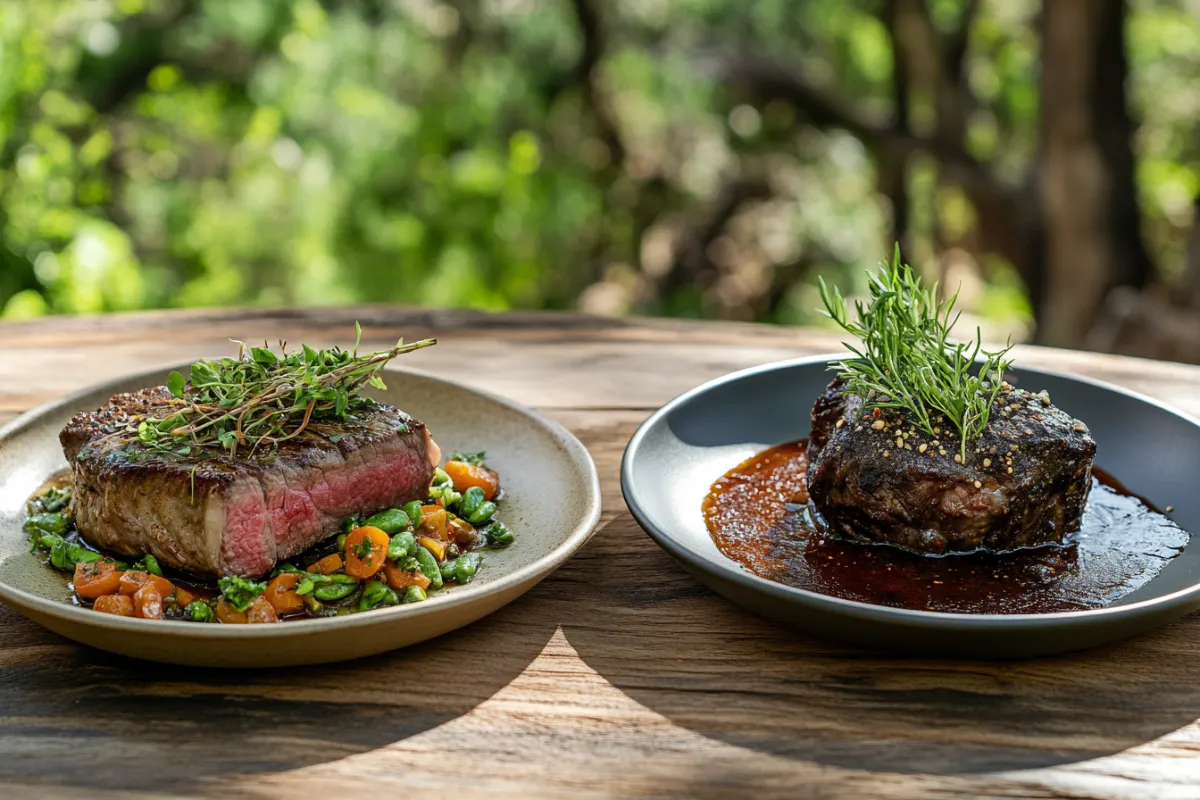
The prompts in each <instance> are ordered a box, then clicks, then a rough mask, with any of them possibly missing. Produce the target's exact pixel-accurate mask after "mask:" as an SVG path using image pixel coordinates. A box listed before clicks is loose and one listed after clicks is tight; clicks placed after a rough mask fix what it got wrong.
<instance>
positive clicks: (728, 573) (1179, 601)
mask: <svg viewBox="0 0 1200 800" xmlns="http://www.w3.org/2000/svg"><path fill="white" fill-rule="evenodd" d="M844 358H845V354H843V353H819V354H816V355H811V356H801V357H799V358H791V359H784V360H781V361H771V362H768V363H765V364H759V365H756V366H753V367H747V368H745V369H740V370H736V371H734V372H730V373H727V374H725V375H721V376H719V377H716V378H713V379H711V380H708V381H705V382H704V383H702V384H700V385H699V386H696V387H694V388H692V389H689V390H687V391H686V392H683V393H682V394H679V395H677V396H676V397H674V398H673V399H671V400H670V401H668V402H667V403H666V404H664V405H663V406H661V407H660V408H659V409H658V410H656V411H655V412H654V413H653V414H651V415H650V416H649V417H647V418H646V420H645V421H644V422H642V424H641V425H639V426H638V429H637V431H635V432H634V434H633V436H632V437H630V439H629V443H628V444H627V445H626V447H625V452H624V453H623V454H622V456H621V495H622V497H623V498H624V500H625V505H626V506H627V507H628V508H629V511H630V513H631V514H632V515H633V517H634V519H635V520H636V521H637V523H638V525H639V526H641V528H642V530H644V531H645V532H646V534H647V535H648V536H649V537H650V538H651V539H652V540H653V541H654V542H655V544H657V545H658V546H659V547H661V548H662V549H663V550H665V551H666V552H667V553H668V554H669V555H670V556H671V557H672V558H674V559H676V560H677V561H679V562H681V563H682V564H684V565H685V566H691V567H693V568H695V569H697V570H700V571H701V572H705V573H709V574H713V573H716V575H717V577H718V578H720V579H723V580H732V581H734V582H735V583H737V584H739V585H740V586H741V588H743V589H746V590H749V591H751V592H754V593H756V594H763V593H765V594H767V595H769V596H771V598H772V599H773V600H779V601H784V602H788V603H797V604H804V605H806V606H809V607H811V606H813V605H817V606H822V605H823V606H826V607H827V610H828V611H830V612H835V613H840V614H843V615H848V616H853V617H857V618H859V619H862V620H864V621H869V622H877V623H885V624H903V625H906V626H909V627H920V628H926V629H938V630H942V631H947V630H951V631H954V630H958V631H964V632H965V631H972V632H976V631H980V630H985V631H987V630H993V631H994V630H998V629H1006V628H1024V627H1027V626H1029V625H1031V624H1036V625H1042V626H1051V627H1066V626H1075V625H1079V624H1086V623H1088V622H1101V621H1103V620H1104V619H1106V618H1117V619H1119V618H1124V617H1137V616H1140V615H1142V614H1144V613H1150V612H1161V611H1164V610H1168V609H1174V608H1178V607H1179V606H1181V605H1184V604H1186V603H1187V602H1188V601H1190V600H1193V599H1195V598H1197V597H1200V579H1198V580H1197V581H1195V582H1194V583H1193V584H1192V585H1191V586H1189V587H1186V588H1183V589H1179V590H1177V591H1174V592H1171V593H1170V594H1166V595H1162V596H1161V597H1151V598H1147V599H1146V600H1139V601H1138V602H1136V603H1129V604H1127V605H1109V606H1104V607H1102V608H1090V609H1084V610H1080V611H1055V612H1050V613H1046V614H960V613H955V612H949V611H927V610H924V609H909V608H892V607H890V606H880V605H875V604H873V603H864V602H862V601H860V600H847V599H844V598H840V597H833V596H831V595H826V594H821V593H820V592H814V591H811V590H808V589H800V588H797V587H795V586H788V585H787V584H783V583H778V582H776V581H772V580H768V579H767V578H763V577H761V576H759V575H755V574H754V573H753V572H751V571H750V570H748V569H746V568H745V567H743V566H742V565H740V564H738V563H737V562H735V561H733V560H732V559H730V558H728V557H725V556H722V560H721V561H718V560H716V559H713V558H711V557H709V556H707V555H705V554H703V553H700V552H698V551H696V550H694V549H693V548H691V547H688V546H687V545H685V544H683V543H682V542H681V541H679V540H677V539H676V537H675V536H674V535H673V534H672V533H670V532H668V531H665V530H663V529H662V528H660V527H659V526H658V525H657V524H656V523H654V522H653V521H652V520H651V519H650V516H649V514H648V513H647V512H646V509H645V507H644V506H643V504H642V503H641V502H640V501H639V500H638V497H637V487H636V484H635V482H634V480H633V461H634V459H635V458H636V457H637V453H638V450H639V449H640V448H641V447H642V442H643V440H644V439H645V437H646V436H647V435H648V434H649V432H650V430H651V429H652V428H654V427H656V426H657V425H659V424H663V423H664V422H665V419H666V417H667V416H668V415H669V414H670V413H671V412H672V411H674V410H675V409H676V408H678V407H680V406H682V405H684V404H685V403H687V402H689V401H691V400H692V399H693V398H695V397H697V396H699V395H702V394H705V393H707V392H709V391H712V390H713V389H715V388H717V387H719V386H723V385H725V384H728V383H735V382H738V381H740V380H743V379H745V378H748V377H751V376H754V375H759V374H762V373H765V372H773V371H777V370H786V369H792V368H795V367H804V366H810V365H814V364H826V365H828V364H830V363H832V362H835V361H841V360H843V359H844ZM1012 371H1014V372H1030V373H1033V374H1041V375H1047V376H1051V377H1055V378H1062V379H1067V380H1072V381H1078V382H1080V383H1085V384H1090V385H1092V386H1095V387H1097V388H1100V389H1106V390H1109V391H1114V392H1117V393H1118V394H1123V395H1126V396H1127V397H1130V398H1132V399H1134V400H1137V401H1139V402H1143V403H1147V404H1149V405H1152V406H1155V407H1156V408H1159V409H1162V410H1163V411H1166V412H1167V413H1170V414H1173V415H1174V416H1176V417H1179V418H1180V419H1182V420H1184V421H1185V422H1188V423H1190V424H1192V425H1194V426H1196V427H1198V428H1200V419H1197V418H1196V417H1193V416H1192V415H1191V414H1188V413H1187V412H1184V411H1180V410H1179V409H1176V408H1173V407H1171V406H1169V405H1167V404H1166V403H1163V402H1162V401H1160V400H1157V399H1155V398H1153V397H1150V396H1148V395H1144V394H1142V393H1140V392H1135V391H1133V390H1131V389H1126V388H1125V387H1123V386H1118V385H1116V384H1112V383H1108V382H1106V381H1102V380H1098V379H1096V378H1091V377H1088V376H1084V375H1076V374H1072V373H1068V372H1060V371H1058V370H1051V369H1043V368H1040V367H1032V366H1031V367H1023V366H1017V367H1014V368H1013V370H1012ZM717 477H719V476H714V478H713V480H716V478H717ZM1188 534H1189V535H1193V534H1192V532H1191V531H1188ZM705 535H708V532H707V531H705Z"/></svg>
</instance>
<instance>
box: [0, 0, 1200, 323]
mask: <svg viewBox="0 0 1200 800" xmlns="http://www.w3.org/2000/svg"><path fill="white" fill-rule="evenodd" d="M1133 5H1134V13H1133V16H1132V22H1131V26H1130V30H1129V32H1128V37H1129V41H1130V46H1131V59H1132V70H1133V93H1134V101H1135V114H1136V116H1137V117H1139V118H1140V119H1142V120H1143V124H1142V126H1141V130H1140V131H1139V134H1138V140H1137V152H1138V154H1139V166H1138V182H1139V187H1140V190H1141V194H1142V196H1141V202H1142V206H1143V209H1144V214H1145V219H1146V228H1147V233H1148V235H1149V240H1150V243H1151V246H1152V247H1153V250H1154V253H1155V254H1156V255H1157V256H1158V257H1159V258H1160V261H1161V262H1162V263H1164V264H1167V265H1168V269H1169V268H1170V267H1169V265H1171V264H1176V263H1178V262H1179V260H1180V257H1181V252H1182V248H1183V242H1184V240H1185V237H1186V233H1187V230H1188V229H1189V227H1190V225H1191V214H1192V211H1191V209H1192V198H1193V197H1195V195H1196V194H1197V192H1198V190H1200V152H1198V151H1197V137H1196V135H1195V132H1196V128H1195V125H1196V123H1197V121H1198V120H1200V93H1197V92H1195V90H1194V88H1193V87H1194V85H1195V79H1196V78H1197V77H1200V26H1198V25H1197V23H1196V18H1195V16H1194V15H1195V14H1196V13H1197V9H1196V8H1195V7H1194V5H1195V4H1194V3H1189V2H1184V0H1176V1H1168V0H1135V2H1134V4H1133ZM879 6H880V3H879V2H874V1H873V0H812V2H805V3H794V2H788V0H757V1H756V2H753V3H748V2H739V1H738V0H619V1H618V2H612V3H605V4H598V5H597V7H598V8H599V11H600V13H601V15H602V17H603V18H602V21H601V22H602V26H603V36H601V37H599V38H598V39H597V40H596V41H595V42H593V44H595V45H596V46H599V45H603V52H602V53H601V54H600V56H601V57H600V58H599V60H598V62H597V63H596V64H594V65H591V70H590V71H589V69H588V65H587V64H586V57H587V52H588V48H587V46H585V41H586V37H585V27H586V26H581V20H580V18H579V17H578V15H577V13H576V5H575V4H573V3H572V2H569V1H568V0H462V1H461V2H456V3H445V2H440V1H439V0H390V1H389V0H375V1H373V0H345V1H344V2H336V0H323V1H322V2H319V1H318V0H286V1H285V0H255V1H254V2H250V1H249V0H203V1H201V0H36V2H9V3H7V4H5V7H4V9H3V12H2V13H0V307H2V309H3V314H4V316H6V317H13V318H20V317H29V316H35V315H40V314H44V313H91V312H103V311H115V310H124V309H136V308H151V307H170V306H200V305H227V304H237V305H253V304H266V305H276V304H330V303H349V302H363V301H369V302H396V303H410V304H421V305H428V306H449V305H455V306H472V307H479V308H488V309H503V308H513V307H519V308H571V307H577V306H579V305H580V304H581V303H582V304H583V306H584V307H585V308H589V309H593V310H601V311H605V312H609V313H627V312H642V313H665V314H677V315H690V316H726V317H734V318H758V319H767V320H773V321H808V320H810V319H811V314H812V309H813V308H815V306H816V298H815V295H814V294H813V293H812V290H811V280H810V277H811V276H810V275H809V274H808V273H809V271H811V269H821V270H823V271H826V272H828V273H832V274H840V275H842V276H843V285H852V281H853V278H848V277H845V276H848V275H851V274H853V273H854V271H856V270H858V269H859V268H860V267H861V266H862V265H864V264H871V263H874V262H875V261H876V260H877V259H878V258H879V256H880V255H881V254H883V253H885V252H886V251H887V250H888V249H889V242H888V241H887V240H888V237H889V236H890V228H889V223H888V219H889V208H888V205H887V203H886V201H885V200H884V199H883V198H882V197H881V196H880V195H879V194H878V193H877V189H876V180H875V174H874V166H873V164H872V160H871V158H870V157H869V154H868V153H867V151H866V150H865V149H864V147H863V146H862V144H861V143H859V142H858V140H856V139H854V138H853V137H852V136H850V135H848V134H846V133H842V132H837V131H834V132H824V131H821V130H818V129H816V128H813V127H810V126H807V125H803V124H798V122H797V112H796V109H794V108H792V107H790V106H788V105H787V104H784V103H780V102H775V103H771V104H768V105H766V106H765V107H751V106H748V105H744V104H742V102H741V101H739V100H737V99H736V98H733V97H732V96H731V94H730V93H729V92H727V91H725V89H724V87H723V86H722V85H721V83H720V81H719V80H715V79H714V78H713V76H712V74H711V73H710V72H709V71H706V69H705V60H704V54H705V52H707V51H710V50H712V49H713V48H717V47H736V48H740V49H741V50H744V51H753V52H756V53H760V54H763V55H765V56H768V57H776V58H779V59H785V60H791V61H796V60H798V61H799V62H800V63H802V64H803V65H804V67H805V68H806V69H807V70H808V71H809V73H810V74H811V75H812V76H814V77H815V78H817V79H820V80H821V81H822V82H824V83H827V84H829V85H830V86H832V87H834V88H835V89H836V90H837V91H838V92H839V93H840V94H841V95H842V96H843V97H845V98H848V99H849V100H850V101H852V102H853V103H854V104H855V105H856V106H858V107H861V108H862V109H863V110H865V111H867V112H870V113H875V114H879V115H885V114H887V113H890V109H891V106H892V98H891V89H890V86H891V84H890V80H891V63H892V61H891V42H890V40H889V37H888V32H887V30H886V29H885V27H884V26H883V25H882V23H881V22H880V20H879V17H878V13H879ZM961 6H962V3H961V2H957V0H934V1H933V2H931V3H930V8H931V13H932V16H933V19H934V22H935V23H938V24H940V23H941V21H942V20H947V21H948V22H947V24H951V23H952V22H953V20H954V19H956V15H957V14H959V13H960V12H961ZM1035 13H1036V3H1033V2H1030V0H1012V2H1009V1H1008V0H991V2H987V3H985V4H984V9H983V11H982V12H981V14H980V16H979V17H978V19H977V20H976V22H975V25H974V27H973V30H972V40H971V41H972V44H971V50H970V52H969V56H968V63H969V76H970V81H971V85H972V88H973V89H974V90H975V92H976V94H977V95H978V96H979V97H980V98H981V99H982V100H983V101H984V105H983V107H982V108H980V109H979V111H978V113H977V114H976V115H975V116H973V117H972V119H971V120H970V121H969V129H968V141H969V145H970V147H971V149H972V150H973V151H974V154H975V155H977V156H978V157H980V158H988V159H994V160H996V161H997V162H998V163H999V164H1000V165H1001V166H1003V167H1007V168H1008V169H1009V171H1010V172H1011V174H1012V175H1014V176H1015V175H1018V174H1019V173H1020V171H1021V170H1023V169H1024V168H1025V167H1026V166H1027V165H1028V164H1029V163H1030V161H1031V159H1032V158H1033V152H1034V147H1035V142H1036V131H1037V102H1038V101H1037V85H1036V59H1037V41H1036V35H1035V33H1034V32H1033V31H1032V28H1031V20H1032V18H1033V15H1034V14H1035ZM581 64H583V65H584V70H583V73H581V66H580V65H581ZM916 101H917V102H914V104H913V112H912V113H913V116H914V124H915V125H918V126H919V125H920V124H921V115H922V114H923V113H927V109H928V107H929V103H928V100H927V99H926V102H925V103H924V104H922V103H921V102H920V98H916ZM935 171H936V165H934V164H932V163H930V164H923V163H921V162H920V161H917V162H916V163H915V164H914V165H913V168H912V170H911V175H910V178H909V183H910V186H909V190H910V192H911V195H912V198H913V208H912V217H913V219H912V222H911V229H912V231H913V242H912V246H911V248H910V250H911V252H910V255H913V256H915V257H916V258H918V259H923V258H929V257H931V256H932V255H933V249H934V244H933V242H934V231H935V229H937V230H940V231H942V232H943V234H942V235H945V233H944V232H946V231H949V232H950V233H951V234H953V233H954V232H955V231H966V230H969V228H970V227H971V225H972V222H971V220H972V214H973V212H972V210H971V208H970V207H969V204H966V203H965V202H964V201H963V200H962V198H961V197H960V196H958V195H956V194H955V193H954V192H953V191H949V190H947V189H945V188H944V187H941V186H939V185H938V183H937V182H936V181H935V180H934V178H933V175H934V174H935ZM744 174H759V175H766V176H767V177H768V178H769V181H770V186H771V191H770V192H768V193H767V194H766V195H765V196H763V197H762V198H759V199H758V200H756V202H754V203H749V204H747V205H746V207H745V208H744V209H741V210H739V212H738V213H737V214H735V215H732V217H731V219H730V220H729V224H728V229H727V231H725V232H724V233H722V235H721V236H719V237H718V238H717V239H716V241H714V242H712V243H711V246H710V247H709V250H710V251H711V253H712V255H711V258H712V260H713V261H714V262H715V263H716V265H717V267H718V268H719V272H720V274H719V275H718V276H717V277H716V279H714V280H709V281H707V282H706V283H705V284H703V285H702V286H700V287H697V286H696V285H693V284H692V283H691V282H688V281H683V282H681V283H680V282H676V283H672V281H671V280H670V277H669V276H670V273H671V270H672V265H673V263H674V261H675V260H676V259H677V256H678V252H677V251H678V248H677V247H676V246H675V245H676V243H678V241H679V237H680V236H683V235H686V234H687V232H688V231H689V230H690V228H689V224H690V220H692V219H693V218H694V216H695V215H696V213H697V209H703V208H704V207H706V204H708V203H711V202H712V201H713V199H714V198H717V197H719V196H720V193H721V191H722V187H723V186H724V185H725V184H726V182H728V180H729V179H730V177H731V176H737V175H744ZM952 238H953V237H952ZM789 265H791V266H796V265H800V267H802V268H803V269H802V270H800V271H794V272H790V271H789V269H788V267H789ZM987 275H988V282H987V283H986V284H985V285H984V287H983V289H982V290H981V292H982V293H981V298H982V299H980V300H979V301H978V302H977V303H976V306H977V308H978V309H979V310H980V311H981V312H983V313H986V314H991V315H999V316H1003V315H1014V314H1015V315H1018V316H1019V315H1021V314H1027V313H1028V311H1027V305H1026V304H1025V301H1024V299H1023V294H1022V291H1021V289H1020V287H1019V285H1018V284H1016V283H1015V282H1014V280H1013V278H1012V275H1011V270H1006V268H1005V267H1004V266H1003V265H998V266H997V265H991V266H990V267H989V269H988V271H987ZM801 278H803V279H801ZM677 284H678V285H677ZM581 298H582V300H581Z"/></svg>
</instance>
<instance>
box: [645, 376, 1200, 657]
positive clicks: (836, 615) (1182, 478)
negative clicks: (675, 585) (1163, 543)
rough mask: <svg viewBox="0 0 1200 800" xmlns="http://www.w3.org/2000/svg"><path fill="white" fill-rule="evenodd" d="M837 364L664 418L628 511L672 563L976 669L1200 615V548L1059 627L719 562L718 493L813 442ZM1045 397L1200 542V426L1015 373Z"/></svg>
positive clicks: (670, 407) (1119, 474) (815, 621)
mask: <svg viewBox="0 0 1200 800" xmlns="http://www.w3.org/2000/svg"><path fill="white" fill-rule="evenodd" d="M831 358H833V357H832V356H820V357H814V358H808V359H802V360H799V361H789V362H783V363H778V364H768V365H765V366H762V367H756V368H754V369H750V370H746V371H743V372H737V373H734V374H732V375H728V376H725V377H723V378H719V379H717V380H715V381H712V382H710V383H707V384H705V385H703V386H701V387H699V388H697V389H694V390H692V391H690V392H688V393H686V394H684V395H682V396H680V397H678V398H676V399H675V400H672V401H671V402H670V403H668V404H667V405H665V406H663V407H662V408H661V409H659V410H658V411H657V412H656V413H655V414H654V415H653V416H651V417H650V418H649V419H648V420H646V422H645V423H644V424H643V425H642V427H641V428H640V429H639V430H638V431H637V433H636V434H635V435H634V437H633V439H632V440H631V441H630V443H629V446H628V447H627V448H626V450H625V458H624V461H623V463H622V467H621V487H622V490H623V491H624V494H625V501H626V503H627V504H628V505H629V508H630V510H631V511H632V512H633V515H634V517H636V518H637V520H638V522H639V523H640V524H641V526H642V527H643V528H644V529H645V530H646V532H647V533H648V534H649V535H650V537H651V538H653V539H654V541H655V542H657V543H658V544H659V545H660V546H661V547H662V548H663V549H664V550H666V551H667V552H668V553H670V554H671V555H672V556H673V557H674V558H675V559H677V560H678V561H679V562H680V563H681V564H682V565H683V566H684V567H685V568H686V569H687V570H688V571H689V572H691V573H692V574H693V575H695V576H696V577H697V578H698V579H699V580H701V581H703V582H704V583H706V584H708V586H710V587H711V588H712V589H714V590H716V591H717V592H719V593H720V594H722V595H724V596H725V597H727V598H729V599H730V600H732V601H733V602H735V603H738V604H740V605H742V606H745V607H746V608H748V609H750V610H752V611H755V612H758V613H760V614H762V615H764V616H767V617H771V618H773V619H776V620H779V621H781V622H785V623H787V624H790V625H793V626H794V627H796V628H798V629H800V630H803V631H805V632H808V633H812V634H815V635H818V636H823V637H828V638H833V639H837V640H841V641H846V642H852V643H855V644H859V645H862V646H865V647H870V648H877V649H890V650H902V651H909V652H916V653H921V654H938V655H956V656H971V657H993V658H1006V657H1024V656H1033V655H1042V654H1048V653H1056V652H1065V651H1070V650H1079V649H1083V648H1086V647H1092V646H1095V645H1099V644H1103V643H1106V642H1112V641H1116V640H1118V639H1122V638H1125V637H1128V636H1132V635H1134V634H1137V633H1141V632H1143V631H1146V630H1149V629H1151V628H1153V627H1156V626H1158V625H1161V624H1163V623H1165V622H1167V621H1169V620H1172V619H1175V618H1177V617H1179V616H1182V615H1183V614H1185V613H1187V612H1189V611H1191V610H1193V609H1196V608H1198V607H1200V541H1198V539H1197V537H1196V536H1195V535H1193V536H1191V538H1190V539H1189V541H1188V543H1187V545H1186V546H1185V548H1184V550H1183V552H1182V553H1181V554H1180V555H1179V556H1177V557H1176V558H1174V559H1173V560H1172V561H1171V562H1170V563H1169V564H1168V565H1167V566H1166V567H1165V568H1164V569H1163V570H1162V572H1160V573H1159V574H1158V575H1157V576H1155V577H1154V578H1153V579H1151V580H1150V581H1149V582H1148V583H1146V584H1144V585H1143V586H1141V587H1140V588H1138V589H1137V590H1135V591H1133V592H1131V593H1130V594H1127V595H1125V596H1124V597H1122V598H1120V599H1119V600H1117V601H1116V602H1115V603H1113V604H1112V605H1110V606H1107V607H1104V608H1098V609H1093V610H1086V611H1070V612H1062V613H1053V614H1012V615H1008V614H994V615H991V614H989V615H983V614H979V615H976V614H951V613H939V612H931V611H912V610H907V609H899V608H890V607H886V606H877V605H870V604H867V603H860V602H855V601H852V600H843V599H839V598H834V597H829V596H826V595H822V594H817V593H815V592H811V591H805V590H803V589H796V588H792V587H790V586H785V585H783V584H780V583H775V582H773V581H769V580H766V579H764V578H761V577H758V576H757V575H754V574H752V573H751V572H749V571H748V570H746V569H745V568H743V567H742V566H741V565H740V564H738V563H737V562H734V561H732V560H730V559H728V558H726V557H725V556H724V555H722V554H721V552H720V551H718V550H717V548H716V546H715V545H714V544H713V541H712V539H711V538H710V537H709V534H708V531H707V529H706V528H705V525H704V519H703V517H702V514H701V510H700V505H701V502H702V501H703V499H704V497H705V495H706V494H707V493H708V491H709V487H710V486H711V485H712V483H713V481H715V480H716V479H717V478H719V477H720V476H721V475H723V474H724V473H725V472H726V471H727V470H729V469H730V468H732V467H734V466H736V465H737V464H739V463H741V462H742V461H743V460H745V459H746V458H749V457H750V456H752V455H754V454H755V453H757V452H759V451H761V450H763V449H765V448H767V447H770V446H772V445H775V444H780V443H782V442H787V441H792V440H795V439H800V438H804V437H807V436H808V434H809V413H810V410H811V408H812V404H813V401H814V400H815V399H816V398H817V396H818V395H819V394H820V393H821V391H822V390H823V389H824V388H825V386H826V385H827V384H828V383H829V381H830V377H831V376H830V373H829V371H828V369H827V365H828V363H829V361H830V359H831ZM1012 380H1013V381H1014V383H1016V384H1017V385H1018V386H1020V387H1022V388H1026V389H1032V390H1033V391H1038V390H1040V389H1047V390H1049V392H1050V396H1051V397H1053V398H1054V402H1055V405H1057V406H1058V407H1060V408H1062V409H1064V410H1066V411H1068V412H1069V413H1070V414H1072V415H1073V416H1075V417H1077V418H1079V419H1082V420H1083V421H1085V422H1086V423H1087V425H1088V427H1089V428H1090V429H1091V433H1092V436H1093V437H1094V438H1095V440H1096V444H1097V454H1096V462H1095V463H1096V465H1097V466H1098V467H1101V468H1103V469H1105V470H1106V471H1108V472H1109V473H1111V474H1113V475H1115V476H1116V478H1117V479H1119V480H1120V481H1122V482H1123V483H1124V484H1125V486H1126V487H1127V488H1128V489H1129V490H1130V491H1132V492H1133V493H1135V494H1138V495H1141V496H1143V497H1146V498H1148V499H1149V500H1150V501H1151V502H1153V503H1155V504H1156V505H1158V506H1160V507H1164V506H1167V505H1173V506H1174V510H1173V512H1172V513H1171V518H1172V519H1173V520H1174V521H1175V522H1177V523H1178V524H1179V525H1180V526H1181V527H1182V528H1183V529H1184V530H1186V531H1190V532H1192V533H1193V534H1195V533H1197V532H1200V492H1198V491H1196V479H1197V476H1200V422H1197V421H1196V420H1193V419H1191V418H1189V417H1187V416H1184V415H1182V414H1179V413H1177V412H1175V411H1172V410H1171V409H1169V408H1167V407H1166V406H1163V405H1162V404H1160V403H1158V402H1156V401H1155V400H1152V399H1150V398H1148V397H1143V396H1141V395H1137V394H1134V393H1132V392H1128V391H1125V390H1123V389H1120V388H1117V387H1115V386H1108V385H1104V384H1101V383H1097V382H1094V381H1090V380H1086V379H1083V378H1076V377H1071V376H1068V375H1059V374H1055V373H1051V372H1044V371H1040V370H1035V369H1016V370H1014V371H1013V373H1012Z"/></svg>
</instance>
